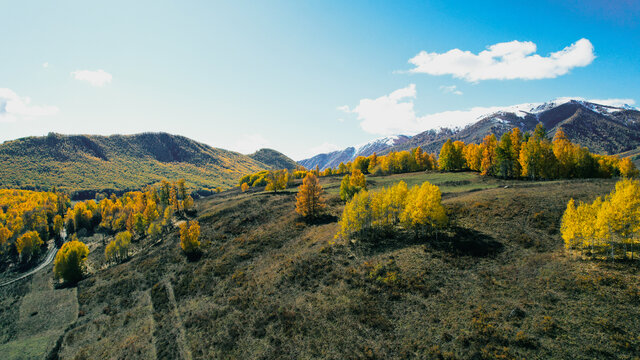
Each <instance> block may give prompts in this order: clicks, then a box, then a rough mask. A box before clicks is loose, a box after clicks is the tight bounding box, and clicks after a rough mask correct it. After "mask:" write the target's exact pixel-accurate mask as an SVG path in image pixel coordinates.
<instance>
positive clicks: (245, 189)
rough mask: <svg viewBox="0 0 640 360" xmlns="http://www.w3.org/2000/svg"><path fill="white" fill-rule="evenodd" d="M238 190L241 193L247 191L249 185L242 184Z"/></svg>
mask: <svg viewBox="0 0 640 360" xmlns="http://www.w3.org/2000/svg"><path fill="white" fill-rule="evenodd" d="M240 190H242V192H245V191H247V190H249V185H248V184H247V183H242V185H240Z"/></svg>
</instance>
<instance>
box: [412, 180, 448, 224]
mask: <svg viewBox="0 0 640 360" xmlns="http://www.w3.org/2000/svg"><path fill="white" fill-rule="evenodd" d="M441 199H442V194H441V193H440V188H439V187H437V186H435V185H433V184H431V183H429V182H427V181H425V182H424V183H423V184H422V185H421V186H419V187H418V185H416V186H414V187H413V188H412V189H411V190H410V191H409V192H408V195H407V199H406V206H405V209H404V212H403V213H402V214H401V220H402V222H403V223H404V224H405V226H406V227H407V228H408V229H413V230H414V231H415V233H416V235H417V234H418V233H419V232H420V230H437V229H440V228H442V227H444V226H445V225H446V224H447V222H448V218H447V214H446V211H445V209H444V207H443V206H442V203H441Z"/></svg>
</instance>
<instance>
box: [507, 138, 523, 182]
mask: <svg viewBox="0 0 640 360" xmlns="http://www.w3.org/2000/svg"><path fill="white" fill-rule="evenodd" d="M510 136H511V156H512V158H513V159H515V160H514V164H513V167H514V170H513V172H514V174H515V176H516V177H518V176H520V174H521V173H522V169H521V167H520V161H519V159H520V150H521V149H522V131H520V128H518V127H514V128H513V129H512V130H511V135H510Z"/></svg>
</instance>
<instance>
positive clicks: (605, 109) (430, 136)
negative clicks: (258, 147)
mask: <svg viewBox="0 0 640 360" xmlns="http://www.w3.org/2000/svg"><path fill="white" fill-rule="evenodd" d="M538 123H542V124H544V126H545V127H546V129H547V132H548V133H549V136H550V137H553V135H554V134H555V132H556V131H557V129H559V128H562V129H563V131H564V132H565V134H566V135H567V137H568V138H569V140H571V141H572V142H574V143H576V144H579V145H582V146H586V147H587V148H589V150H590V151H592V152H595V153H600V154H617V153H621V152H624V151H628V150H631V149H634V148H636V147H638V146H640V111H638V110H636V109H634V108H632V107H629V106H623V107H612V106H606V105H600V104H595V103H591V102H587V101H583V100H573V99H559V100H554V101H551V102H548V103H532V104H520V105H514V106H509V107H505V108H503V109H501V110H500V111H497V112H493V113H490V114H486V115H483V116H480V117H479V118H477V119H476V121H475V122H473V123H472V124H470V125H468V126H466V127H465V128H463V129H459V130H451V129H440V130H428V131H425V132H422V133H419V134H417V135H414V136H412V137H404V139H405V141H402V142H399V143H396V144H392V145H389V146H386V147H382V148H378V149H377V150H376V151H377V152H378V154H386V153H388V152H390V151H401V150H409V149H411V148H415V147H418V146H420V147H422V149H423V150H425V151H427V152H429V153H436V154H437V153H438V152H439V151H440V149H441V148H442V144H444V143H445V141H447V139H449V138H451V139H453V140H454V141H455V140H461V141H464V142H465V143H480V142H482V139H483V138H484V137H485V136H486V135H488V134H491V133H494V134H496V136H497V137H498V138H499V137H500V136H501V135H502V134H504V133H505V132H507V131H509V130H511V129H513V128H514V127H519V128H520V129H521V130H523V131H533V129H535V127H536V125H537V124H538ZM352 149H353V148H347V149H345V150H342V151H337V152H333V153H329V154H320V155H316V156H314V157H312V158H310V159H306V160H302V161H299V163H300V164H303V165H304V164H313V165H314V166H315V164H319V165H320V167H321V168H324V167H327V166H331V167H335V166H336V165H337V164H339V163H340V161H345V160H346V161H350V160H352V159H353V158H355V156H357V155H356V154H355V151H354V150H352ZM371 153H373V152H370V153H368V154H364V153H362V154H359V155H364V156H368V155H370V154H371ZM343 154H344V155H343ZM337 160H340V161H337ZM336 161H337V163H336ZM305 166H307V165H305ZM323 166H324V167H323ZM307 167H308V166H307Z"/></svg>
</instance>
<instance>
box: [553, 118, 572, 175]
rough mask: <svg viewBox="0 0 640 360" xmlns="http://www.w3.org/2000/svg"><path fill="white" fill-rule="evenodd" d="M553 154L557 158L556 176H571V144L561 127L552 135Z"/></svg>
mask: <svg viewBox="0 0 640 360" xmlns="http://www.w3.org/2000/svg"><path fill="white" fill-rule="evenodd" d="M553 154H554V155H555V157H556V159H557V160H558V176H559V177H560V178H570V177H573V170H574V169H575V161H574V159H573V154H574V150H573V144H571V141H569V139H568V138H567V136H566V135H565V133H564V131H562V129H561V128H560V129H558V131H556V134H555V136H554V137H553Z"/></svg>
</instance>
